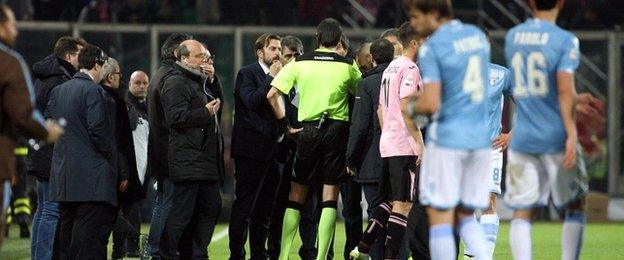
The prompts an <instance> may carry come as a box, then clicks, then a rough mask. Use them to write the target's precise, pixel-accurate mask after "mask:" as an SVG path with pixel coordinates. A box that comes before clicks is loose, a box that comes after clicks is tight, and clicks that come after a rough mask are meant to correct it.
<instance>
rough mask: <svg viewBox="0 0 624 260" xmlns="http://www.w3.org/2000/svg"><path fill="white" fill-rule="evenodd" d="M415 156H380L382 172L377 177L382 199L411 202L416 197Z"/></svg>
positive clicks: (416, 171) (416, 170) (417, 168)
mask: <svg viewBox="0 0 624 260" xmlns="http://www.w3.org/2000/svg"><path fill="white" fill-rule="evenodd" d="M416 158H417V156H395V157H386V158H382V163H383V165H382V172H381V178H379V194H381V196H382V197H383V198H384V200H390V201H403V202H413V201H414V200H417V199H418V194H417V190H418V173H419V171H420V169H419V168H420V167H416Z"/></svg>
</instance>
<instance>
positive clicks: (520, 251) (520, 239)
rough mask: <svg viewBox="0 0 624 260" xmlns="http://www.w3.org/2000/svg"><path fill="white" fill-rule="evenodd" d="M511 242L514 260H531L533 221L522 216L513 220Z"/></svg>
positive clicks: (510, 232)
mask: <svg viewBox="0 0 624 260" xmlns="http://www.w3.org/2000/svg"><path fill="white" fill-rule="evenodd" d="M509 244H510V245H511V255H512V256H513V259H514V260H531V257H532V253H531V223H530V222H528V221H526V220H524V219H520V218H516V219H513V220H512V221H511V228H510V229H509Z"/></svg>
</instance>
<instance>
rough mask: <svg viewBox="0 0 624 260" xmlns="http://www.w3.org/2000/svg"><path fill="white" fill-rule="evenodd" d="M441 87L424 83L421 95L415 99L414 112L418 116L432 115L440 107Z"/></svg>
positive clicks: (436, 84) (438, 84)
mask: <svg viewBox="0 0 624 260" xmlns="http://www.w3.org/2000/svg"><path fill="white" fill-rule="evenodd" d="M441 96H442V94H441V85H440V83H426V84H425V86H424V90H423V93H422V95H421V96H420V97H418V99H416V105H415V106H414V111H415V112H416V113H419V114H433V113H435V112H436V111H437V110H438V107H439V106H440V97H441Z"/></svg>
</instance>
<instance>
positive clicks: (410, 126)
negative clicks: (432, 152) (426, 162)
mask: <svg viewBox="0 0 624 260" xmlns="http://www.w3.org/2000/svg"><path fill="white" fill-rule="evenodd" d="M410 103H411V98H409V97H407V98H404V99H401V116H402V117H403V122H405V126H406V127H407V130H408V131H409V133H410V135H411V136H412V138H414V141H416V144H417V145H418V146H417V148H416V149H417V150H416V153H418V159H417V160H416V165H420V162H421V161H422V157H423V152H424V151H425V149H424V141H423V137H422V133H421V132H420V129H419V128H418V126H416V124H415V123H414V121H413V120H412V118H411V117H410V116H409V114H410Z"/></svg>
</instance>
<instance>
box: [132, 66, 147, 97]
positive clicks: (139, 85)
mask: <svg viewBox="0 0 624 260" xmlns="http://www.w3.org/2000/svg"><path fill="white" fill-rule="evenodd" d="M128 85H129V88H128V90H129V91H130V94H132V95H133V96H135V97H136V98H138V99H145V97H147V86H148V85H149V76H147V73H145V72H143V71H140V70H137V71H135V72H132V75H130V84H128Z"/></svg>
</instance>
